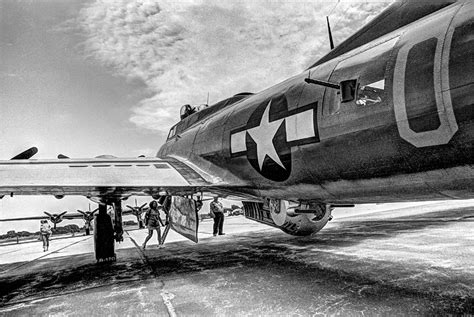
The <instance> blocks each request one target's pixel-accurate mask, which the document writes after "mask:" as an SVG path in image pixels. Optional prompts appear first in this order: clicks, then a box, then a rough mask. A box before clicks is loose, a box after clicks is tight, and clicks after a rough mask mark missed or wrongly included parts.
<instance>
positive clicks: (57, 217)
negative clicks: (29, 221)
mask: <svg viewBox="0 0 474 317" xmlns="http://www.w3.org/2000/svg"><path fill="white" fill-rule="evenodd" d="M44 213H45V215H46V216H48V217H49V221H51V222H52V223H53V224H54V229H56V224H58V223H60V222H61V221H63V216H64V215H65V214H66V213H67V211H63V212H62V213H60V214H50V213H49V212H47V211H44Z"/></svg>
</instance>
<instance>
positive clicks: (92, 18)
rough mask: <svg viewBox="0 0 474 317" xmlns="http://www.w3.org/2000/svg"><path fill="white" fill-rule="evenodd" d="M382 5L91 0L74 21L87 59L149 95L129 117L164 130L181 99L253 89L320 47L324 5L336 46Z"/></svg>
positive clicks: (300, 65) (294, 69)
mask: <svg viewBox="0 0 474 317" xmlns="http://www.w3.org/2000/svg"><path fill="white" fill-rule="evenodd" d="M389 2H390V0H387V1H375V2H374V1H370V2H366V3H360V2H357V3H353V2H350V1H341V2H340V3H339V4H338V5H337V7H335V5H336V1H332V2H329V1H270V0H267V1H252V0H242V1H232V2H231V1H228V2H227V1H194V2H193V1H174V2H168V1H163V2H160V3H159V4H157V3H156V2H155V1H148V0H140V1H133V2H130V1H128V0H120V1H115V0H114V1H105V0H97V1H95V2H93V3H91V4H89V5H88V6H87V7H85V8H83V9H82V10H81V14H80V17H79V19H78V21H79V23H80V25H81V28H82V29H83V30H84V31H85V32H86V35H87V37H88V40H87V41H86V43H85V48H86V52H87V54H88V56H89V57H91V58H93V59H95V60H98V61H99V62H101V63H103V64H104V65H106V66H108V67H111V68H112V69H113V70H114V72H115V73H116V74H118V75H121V76H125V77H127V78H129V79H140V80H142V81H143V82H145V83H146V85H147V86H148V87H149V89H150V91H151V92H152V93H153V95H152V97H150V98H147V99H144V100H142V101H141V102H140V104H138V105H136V106H135V107H134V108H133V109H132V115H131V118H130V120H131V121H132V122H134V123H135V124H136V125H137V126H139V127H143V128H148V129H153V130H159V131H166V130H168V128H169V127H170V126H171V125H172V124H174V123H175V122H176V121H177V120H178V111H179V108H180V106H181V105H183V104H186V103H190V104H200V103H205V100H206V97H207V93H208V92H209V93H210V97H211V103H213V102H217V101H218V100H220V99H224V98H226V97H229V96H231V95H233V94H236V93H239V92H242V91H252V92H257V91H259V90H262V89H264V88H266V87H268V86H271V85H273V84H276V83H278V82H279V81H281V80H283V79H285V78H287V77H289V76H291V75H294V74H296V73H298V72H300V71H302V70H303V69H304V68H305V67H307V66H308V65H310V64H311V63H312V62H314V61H316V60H317V59H318V58H319V57H321V56H322V55H324V54H325V53H327V51H328V49H329V48H328V46H329V45H328V41H327V31H326V24H325V15H326V14H328V13H329V12H330V11H333V13H332V14H331V18H332V21H335V22H336V24H337V25H335V28H334V33H335V34H334V35H335V36H336V41H337V42H341V41H342V39H344V38H346V37H347V36H349V35H350V34H351V33H353V32H355V31H356V30H357V29H358V28H360V27H361V26H362V25H363V23H365V22H366V21H367V20H368V19H370V18H372V17H373V16H375V15H376V14H378V13H379V12H380V11H381V10H382V9H383V8H384V7H386V6H387V5H388V3H389ZM334 8H335V9H334Z"/></svg>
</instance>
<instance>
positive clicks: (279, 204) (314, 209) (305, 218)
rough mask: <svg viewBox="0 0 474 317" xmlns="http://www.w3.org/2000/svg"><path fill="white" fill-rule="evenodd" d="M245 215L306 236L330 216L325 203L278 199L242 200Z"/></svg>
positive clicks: (322, 225)
mask: <svg viewBox="0 0 474 317" xmlns="http://www.w3.org/2000/svg"><path fill="white" fill-rule="evenodd" d="M243 205H244V211H245V216H246V217H247V218H249V219H252V220H256V221H258V222H262V223H265V224H268V225H271V226H274V227H277V228H280V229H281V230H283V231H284V232H286V233H288V234H291V235H294V236H308V235H311V234H313V233H316V232H318V231H320V230H321V229H322V228H323V227H324V226H325V225H326V224H327V223H328V221H329V219H330V217H331V208H330V206H329V205H326V204H299V205H292V204H291V203H290V202H288V201H285V200H280V199H265V202H264V203H256V202H243Z"/></svg>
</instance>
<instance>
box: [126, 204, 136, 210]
mask: <svg viewBox="0 0 474 317" xmlns="http://www.w3.org/2000/svg"><path fill="white" fill-rule="evenodd" d="M125 206H126V207H128V208H130V209H132V210H135V207H132V206H130V205H125Z"/></svg>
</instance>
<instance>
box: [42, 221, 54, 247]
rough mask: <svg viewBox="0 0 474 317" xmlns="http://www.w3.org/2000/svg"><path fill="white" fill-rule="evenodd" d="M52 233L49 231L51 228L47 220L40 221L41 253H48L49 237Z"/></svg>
mask: <svg viewBox="0 0 474 317" xmlns="http://www.w3.org/2000/svg"><path fill="white" fill-rule="evenodd" d="M52 233H53V231H52V230H51V226H50V225H49V223H48V220H46V219H43V220H41V221H40V235H41V240H43V252H46V251H48V248H49V237H50V236H51V234H52Z"/></svg>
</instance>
